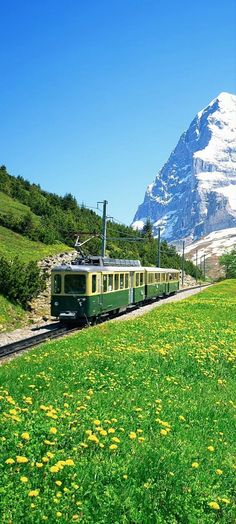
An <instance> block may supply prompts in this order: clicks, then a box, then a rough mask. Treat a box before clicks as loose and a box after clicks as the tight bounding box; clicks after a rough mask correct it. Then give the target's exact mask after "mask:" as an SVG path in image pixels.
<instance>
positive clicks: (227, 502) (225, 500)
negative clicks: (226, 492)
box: [221, 498, 230, 504]
mask: <svg viewBox="0 0 236 524" xmlns="http://www.w3.org/2000/svg"><path fill="white" fill-rule="evenodd" d="M221 502H224V504H230V500H229V499H226V498H223V499H221Z"/></svg>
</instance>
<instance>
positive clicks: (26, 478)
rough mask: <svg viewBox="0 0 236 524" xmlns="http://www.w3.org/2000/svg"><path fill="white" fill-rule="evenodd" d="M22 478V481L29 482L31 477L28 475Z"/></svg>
mask: <svg viewBox="0 0 236 524" xmlns="http://www.w3.org/2000/svg"><path fill="white" fill-rule="evenodd" d="M20 480H21V482H28V480H29V479H28V477H21V478H20Z"/></svg>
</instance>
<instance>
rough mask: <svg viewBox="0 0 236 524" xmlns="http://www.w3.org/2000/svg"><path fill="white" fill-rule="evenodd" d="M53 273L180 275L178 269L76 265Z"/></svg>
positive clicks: (61, 266) (56, 267)
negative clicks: (149, 273)
mask: <svg viewBox="0 0 236 524" xmlns="http://www.w3.org/2000/svg"><path fill="white" fill-rule="evenodd" d="M52 271H59V272H60V271H69V272H72V273H101V272H104V273H105V272H109V271H112V272H120V273H125V272H126V273H127V272H130V271H147V272H152V273H153V272H154V273H156V272H158V273H179V270H178V269H173V268H163V267H150V266H149V267H144V266H123V267H122V266H95V265H91V266H90V265H76V264H61V265H60V266H55V267H54V268H53V269H52Z"/></svg>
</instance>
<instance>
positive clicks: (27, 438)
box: [21, 431, 30, 440]
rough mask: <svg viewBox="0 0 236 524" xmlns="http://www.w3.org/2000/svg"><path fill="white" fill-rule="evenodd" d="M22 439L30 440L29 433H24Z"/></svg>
mask: <svg viewBox="0 0 236 524" xmlns="http://www.w3.org/2000/svg"><path fill="white" fill-rule="evenodd" d="M21 438H23V439H24V440H29V438H30V436H29V433H28V432H27V431H24V433H22V434H21Z"/></svg>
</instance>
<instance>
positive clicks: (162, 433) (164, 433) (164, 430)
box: [160, 429, 168, 437]
mask: <svg viewBox="0 0 236 524" xmlns="http://www.w3.org/2000/svg"><path fill="white" fill-rule="evenodd" d="M160 435H161V436H162V437H165V436H166V435H168V431H167V430H166V429H161V430H160Z"/></svg>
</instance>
